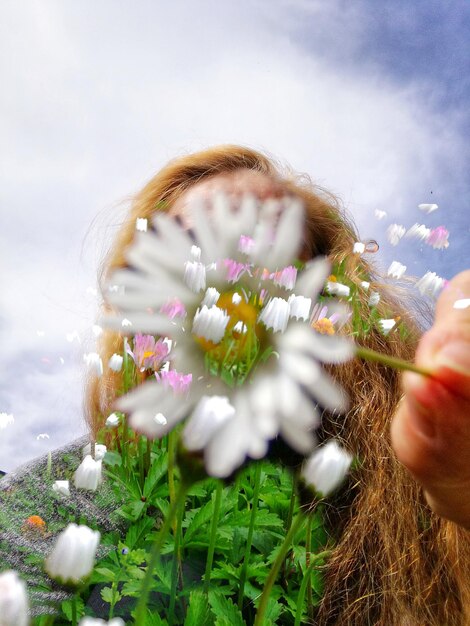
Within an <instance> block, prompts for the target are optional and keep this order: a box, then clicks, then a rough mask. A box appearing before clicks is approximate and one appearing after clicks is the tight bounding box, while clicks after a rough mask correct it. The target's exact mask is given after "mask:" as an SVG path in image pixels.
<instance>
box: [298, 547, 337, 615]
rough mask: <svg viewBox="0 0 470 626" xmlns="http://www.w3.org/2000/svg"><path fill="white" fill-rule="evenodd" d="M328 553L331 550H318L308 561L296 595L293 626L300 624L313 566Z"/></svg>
mask: <svg viewBox="0 0 470 626" xmlns="http://www.w3.org/2000/svg"><path fill="white" fill-rule="evenodd" d="M330 554H331V550H324V551H323V552H319V553H318V554H315V556H314V557H313V559H312V560H311V561H310V565H309V566H308V568H307V571H306V572H305V576H304V578H303V580H302V584H301V585H300V589H299V595H298V597H297V611H296V614H295V622H294V626H300V620H301V619H302V612H303V604H304V598H305V591H306V589H307V588H308V587H310V589H311V585H310V579H311V575H312V571H313V568H314V567H315V566H316V565H317V563H318V562H319V561H322V560H323V559H326V558H327V557H328V556H329V555H330Z"/></svg>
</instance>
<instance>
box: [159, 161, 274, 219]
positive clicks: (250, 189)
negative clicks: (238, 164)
mask: <svg viewBox="0 0 470 626" xmlns="http://www.w3.org/2000/svg"><path fill="white" fill-rule="evenodd" d="M218 192H223V193H224V194H226V195H228V196H230V197H233V198H234V199H235V198H237V197H242V196H243V195H246V194H249V195H253V196H255V197H257V198H259V199H260V200H265V199H268V198H278V197H281V196H283V195H285V192H284V190H283V188H282V185H281V183H280V182H278V181H276V180H275V179H273V178H271V177H270V176H267V175H266V174H262V173H261V172H256V171H253V170H245V169H242V170H237V171H235V172H229V173H223V174H216V175H214V176H211V177H209V178H205V179H204V180H201V181H200V182H197V183H195V184H193V185H191V187H189V188H188V189H187V190H186V191H184V192H183V193H182V194H181V196H180V197H179V198H178V199H177V200H176V201H175V203H174V204H173V206H172V208H171V213H174V214H179V215H181V214H184V212H185V208H186V207H187V206H188V205H190V204H191V203H192V202H194V201H196V200H205V199H209V198H210V197H211V196H212V195H213V194H214V193H218Z"/></svg>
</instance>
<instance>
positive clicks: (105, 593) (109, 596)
mask: <svg viewBox="0 0 470 626" xmlns="http://www.w3.org/2000/svg"><path fill="white" fill-rule="evenodd" d="M118 595H119V593H118V592H116V596H115V597H118ZM101 597H102V598H103V602H107V603H108V604H111V602H112V601H113V590H112V588H111V587H103V589H102V590H101Z"/></svg>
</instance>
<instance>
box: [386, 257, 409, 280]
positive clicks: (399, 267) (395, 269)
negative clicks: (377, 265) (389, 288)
mask: <svg viewBox="0 0 470 626" xmlns="http://www.w3.org/2000/svg"><path fill="white" fill-rule="evenodd" d="M405 272H406V265H403V264H402V263H400V262H399V261H392V263H391V264H390V267H389V268H388V270H387V274H388V275H389V276H391V277H392V278H396V279H398V280H399V279H400V278H401V277H402V276H403V274H404V273H405Z"/></svg>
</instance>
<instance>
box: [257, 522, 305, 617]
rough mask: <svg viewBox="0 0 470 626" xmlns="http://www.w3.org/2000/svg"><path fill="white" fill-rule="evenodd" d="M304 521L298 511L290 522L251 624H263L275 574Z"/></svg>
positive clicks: (277, 572)
mask: <svg viewBox="0 0 470 626" xmlns="http://www.w3.org/2000/svg"><path fill="white" fill-rule="evenodd" d="M304 521H305V517H304V514H303V513H298V515H297V517H296V518H295V520H294V521H293V522H292V526H291V527H290V529H289V532H288V533H287V535H286V536H285V539H284V541H283V543H282V545H281V547H280V549H279V552H278V554H277V557H276V560H275V561H274V563H273V566H272V568H271V571H270V572H269V576H268V578H267V580H266V582H265V584H264V589H263V593H262V594H261V599H260V602H259V605H258V610H257V611H256V618H255V623H254V625H253V626H264V614H265V613H266V609H267V607H268V601H269V598H270V596H271V591H272V588H273V586H274V583H275V582H276V578H277V575H278V574H279V570H280V569H281V566H282V564H283V562H284V559H285V558H286V554H287V552H288V551H289V548H290V546H291V544H292V540H293V539H294V537H295V534H296V533H297V531H298V530H299V529H300V528H301V527H302V524H303V523H304Z"/></svg>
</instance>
